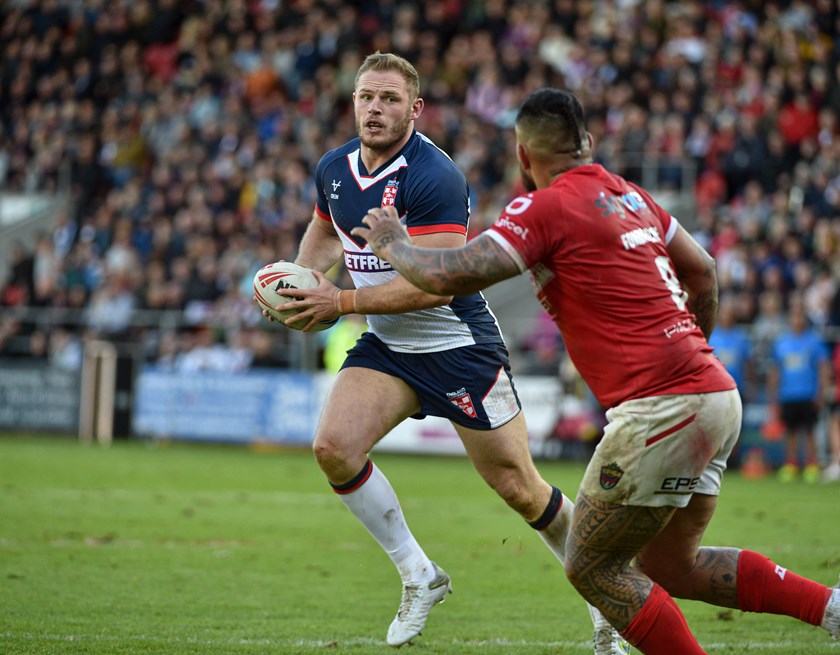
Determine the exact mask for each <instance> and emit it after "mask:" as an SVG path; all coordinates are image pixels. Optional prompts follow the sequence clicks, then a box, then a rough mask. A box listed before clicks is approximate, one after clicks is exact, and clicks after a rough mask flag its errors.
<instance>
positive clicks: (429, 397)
mask: <svg viewBox="0 0 840 655" xmlns="http://www.w3.org/2000/svg"><path fill="white" fill-rule="evenodd" d="M354 366H355V367H360V368H369V369H373V370H374V371H380V372H382V373H386V374H387V375H392V376H394V377H396V378H399V379H400V380H402V381H403V382H405V383H406V384H407V385H408V386H410V387H411V388H412V389H413V390H414V391H415V393H417V395H418V396H419V397H420V412H419V413H418V414H415V415H414V416H413V417H412V418H418V419H420V418H424V417H425V416H440V417H442V418H446V419H449V420H450V421H452V422H453V423H457V424H458V425H463V426H464V427H467V428H472V429H474V430H492V429H495V428H497V427H499V426H501V425H504V424H505V423H507V422H508V421H510V420H511V419H512V418H513V417H515V416H516V415H517V414H518V413H519V412H520V410H521V408H522V405H521V403H520V402H519V396H518V395H517V393H516V389H515V388H514V386H513V378H512V377H511V374H510V361H509V359H508V352H507V349H506V348H505V346H504V345H503V344H501V343H498V344H494V343H486V344H485V343H482V344H476V345H473V346H464V347H462V348H453V349H451V350H442V351H439V352H433V353H401V352H394V351H393V350H390V349H389V348H388V347H387V346H386V345H385V344H384V343H382V341H380V339H379V338H378V337H376V336H374V335H373V334H371V333H370V332H365V333H364V334H363V335H362V336H361V337H360V338H359V340H358V341H357V342H356V345H355V346H353V348H351V349H350V350H349V351H348V352H347V359H345V360H344V364H343V365H342V367H341V368H343V369H344V368H350V367H354Z"/></svg>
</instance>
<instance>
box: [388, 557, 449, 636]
mask: <svg viewBox="0 0 840 655" xmlns="http://www.w3.org/2000/svg"><path fill="white" fill-rule="evenodd" d="M432 566H433V567H434V569H435V577H434V578H433V579H432V581H431V582H421V583H411V582H408V583H405V584H403V589H402V600H401V601H400V608H399V609H398V610H397V615H396V616H395V617H394V620H393V621H392V622H391V625H390V627H389V628H388V638H387V640H388V645H389V646H402V645H403V644H405V643H407V642H409V641H411V640H412V639H414V638H415V637H416V636H417V635H419V634H420V632H421V630H423V626H425V625H426V619H427V618H428V617H429V612H431V611H432V607H434V606H435V605H436V604H437V603H442V602H443V601H445V600H446V594H451V593H452V580H451V579H450V578H449V574H448V573H447V572H446V571H444V570H443V569H442V568H440V567H439V566H438V565H437V564H435V563H434V562H432Z"/></svg>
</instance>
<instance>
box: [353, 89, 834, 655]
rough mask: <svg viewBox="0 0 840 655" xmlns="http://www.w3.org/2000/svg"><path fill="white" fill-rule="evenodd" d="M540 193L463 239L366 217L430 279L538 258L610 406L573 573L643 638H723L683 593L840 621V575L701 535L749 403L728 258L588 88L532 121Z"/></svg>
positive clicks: (593, 599) (536, 111)
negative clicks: (716, 337) (588, 99)
mask: <svg viewBox="0 0 840 655" xmlns="http://www.w3.org/2000/svg"><path fill="white" fill-rule="evenodd" d="M516 142H517V145H516V148H517V150H516V154H517V158H518V161H519V164H520V168H521V171H522V177H523V180H524V182H525V185H526V188H527V189H528V190H529V192H528V193H526V194H524V195H521V196H519V197H517V198H516V199H514V200H512V201H511V202H510V203H509V204H508V205H507V207H506V208H505V210H504V211H503V213H502V215H501V216H500V217H499V219H498V220H497V221H496V223H495V225H493V226H492V227H491V228H490V229H488V230H487V231H485V232H484V233H482V234H481V235H479V236H478V237H476V238H474V239H473V240H472V241H470V242H469V243H467V244H466V245H464V246H462V247H460V248H442V249H434V250H432V249H427V248H419V247H417V246H412V245H411V244H410V242H409V240H408V238H407V235H406V233H405V230H404V228H403V227H402V226H401V225H400V222H399V220H398V217H397V215H396V214H395V213H394V212H393V211H390V209H389V208H384V209H383V208H375V209H372V210H370V212H369V213H368V215H367V216H366V217H365V219H364V221H363V222H364V223H365V225H366V226H367V227H362V228H357V229H355V230H353V234H355V235H358V236H361V237H364V238H365V239H366V240H367V241H368V243H369V244H370V245H371V247H372V248H373V251H374V252H375V253H376V254H378V255H379V256H380V257H381V258H382V259H384V260H386V261H387V262H389V263H390V264H391V265H392V266H393V267H394V268H395V269H396V270H398V271H399V272H400V273H401V274H402V275H403V276H404V277H405V278H406V279H407V280H409V281H410V282H412V283H413V284H414V285H416V286H417V287H419V288H421V289H423V290H425V291H428V292H429V293H438V294H459V293H473V292H475V291H478V290H480V289H484V288H486V287H488V286H490V285H492V284H494V283H496V282H499V281H501V280H505V279H507V278H510V277H513V276H515V275H519V274H520V273H524V272H525V271H528V272H529V274H530V275H531V278H532V280H533V283H534V288H535V290H536V293H537V296H538V297H539V299H540V301H541V302H542V304H543V306H544V307H545V308H546V310H547V311H548V312H549V313H550V314H551V315H552V317H553V318H554V321H555V323H556V324H557V327H558V328H559V329H560V331H561V333H562V335H563V340H564V343H565V344H566V347H567V349H568V352H569V355H570V357H571V359H572V361H573V362H574V364H575V365H576V367H577V369H578V370H579V371H580V373H581V375H582V376H583V378H584V380H586V382H587V383H588V384H589V386H590V388H591V389H592V391H593V393H594V394H595V395H596V396H597V398H598V399H599V401H600V402H601V403H602V404H603V405H604V406H605V407H608V408H609V409H608V411H607V419H608V425H607V427H606V429H605V433H604V437H603V439H602V441H601V442H600V444H599V445H598V447H597V449H596V451H595V454H594V456H593V458H592V460H591V461H590V463H589V465H588V467H587V469H586V473H585V474H584V478H583V482H582V484H581V489H580V491H579V494H578V499H577V501H576V504H575V509H574V515H573V519H572V533H571V535H570V538H569V541H568V543H567V548H568V552H567V558H566V562H565V566H566V573H567V575H568V576H569V579H570V580H571V582H572V584H573V585H574V586H575V588H576V589H577V590H578V591H579V592H580V594H581V595H582V596H583V597H584V598H585V599H586V600H587V601H588V602H590V603H591V604H592V605H594V606H595V607H597V608H599V609H600V610H601V611H602V613H603V614H604V616H606V618H607V619H608V620H609V621H610V623H611V624H612V625H613V626H614V627H615V628H616V629H618V630H619V632H620V633H621V634H622V636H624V637H625V638H626V639H627V640H628V641H629V642H630V643H631V644H632V645H634V646H636V647H637V648H638V649H639V650H640V651H641V652H642V653H647V654H650V655H673V654H674V653H679V654H680V655H696V654H701V653H705V652H706V651H704V650H703V648H702V647H701V646H700V645H699V643H698V642H697V640H696V639H695V637H694V636H693V635H692V633H691V631H690V629H689V627H688V625H687V624H686V622H685V619H684V617H683V615H682V613H681V612H680V610H679V608H678V607H677V605H676V603H675V602H674V600H673V598H674V597H677V598H687V599H693V600H701V601H704V602H707V603H711V604H713V605H719V606H722V607H728V608H733V609H740V610H743V611H748V612H765V613H772V614H784V615H788V616H793V617H795V618H798V619H800V620H802V621H805V622H807V623H810V624H812V625H815V626H822V627H823V628H825V629H826V630H827V631H828V632H829V633H830V634H831V635H832V636H834V637H835V638H837V637H838V635H840V590H838V589H836V588H835V589H831V588H829V587H827V586H825V585H822V584H819V583H817V582H814V581H812V580H808V579H806V578H803V577H801V576H799V575H797V574H795V573H793V572H791V571H788V570H787V569H785V568H783V567H781V566H779V565H778V564H776V563H774V562H772V561H770V560H769V559H768V558H767V557H765V556H763V555H760V554H758V553H755V552H752V551H748V550H740V549H738V548H715V547H701V546H700V541H701V538H702V536H703V532H704V530H705V528H706V526H707V524H708V523H709V521H710V519H711V517H712V514H713V512H714V509H715V505H716V503H717V497H718V494H719V492H720V486H721V480H722V475H723V471H724V470H725V468H726V461H727V458H728V456H729V454H730V452H731V451H732V448H733V446H734V445H735V442H736V440H737V438H738V432H739V427H740V425H741V402H740V399H739V396H738V392H737V389H736V386H735V383H734V381H733V380H732V378H731V377H730V376H729V374H728V373H727V372H726V371H725V370H724V368H723V365H722V364H721V363H720V362H719V361H718V360H717V358H716V357H714V356H713V354H712V349H711V348H710V347H709V345H708V338H709V336H710V335H711V332H712V330H713V328H714V324H715V319H716V314H717V278H716V273H715V264H714V260H713V259H712V257H711V256H710V255H709V254H708V253H706V251H705V250H703V248H702V247H700V245H699V244H697V243H696V242H695V241H694V239H693V238H692V237H691V236H690V235H689V234H688V233H687V232H686V230H685V229H684V228H682V227H681V226H680V225H679V223H678V222H677V220H676V219H675V218H674V217H673V216H671V215H670V214H669V213H668V212H667V211H665V210H664V209H662V208H661V207H660V206H659V205H657V204H656V202H654V200H653V199H652V198H651V196H650V195H649V194H648V193H647V192H645V191H644V190H643V189H641V188H639V187H638V186H635V185H633V184H631V183H629V182H627V181H625V180H624V179H622V178H621V177H619V176H617V175H614V174H612V173H610V172H608V171H607V170H605V169H604V168H603V167H602V166H600V165H598V164H595V163H593V160H592V137H591V136H590V135H589V133H588V132H587V131H586V127H585V123H584V117H583V109H582V107H581V105H580V102H579V101H578V100H577V98H576V97H575V96H574V95H573V94H572V93H570V92H568V91H565V90H560V89H540V90H538V91H535V92H534V93H532V94H531V95H530V96H529V97H528V98H527V99H526V100H525V102H524V103H523V105H522V107H521V108H520V110H519V113H518V116H517V121H516Z"/></svg>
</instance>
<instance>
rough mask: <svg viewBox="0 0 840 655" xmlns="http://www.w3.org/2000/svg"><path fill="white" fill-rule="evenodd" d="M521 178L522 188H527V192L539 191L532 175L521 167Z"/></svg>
mask: <svg viewBox="0 0 840 655" xmlns="http://www.w3.org/2000/svg"><path fill="white" fill-rule="evenodd" d="M519 177H520V178H522V186H524V187H525V190H526V191H528V192H531V191H536V190H537V185H536V183H535V182H534V178H533V177H531V174H530V173H528V172H527V171H526V170H525V169H524V168H522V167H521V166H520V167H519Z"/></svg>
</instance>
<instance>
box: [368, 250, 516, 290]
mask: <svg viewBox="0 0 840 655" xmlns="http://www.w3.org/2000/svg"><path fill="white" fill-rule="evenodd" d="M384 259H386V260H387V261H388V262H389V263H390V264H391V265H392V266H393V267H394V268H396V269H397V270H398V271H399V272H400V274H401V275H402V276H403V277H404V278H405V279H406V280H408V281H409V282H411V283H412V284H413V285H414V286H416V287H418V288H420V289H423V290H424V291H428V292H429V293H434V294H439V295H453V296H462V295H465V294H470V293H475V292H477V291H481V290H482V289H486V288H487V287H489V286H490V285H492V284H495V283H496V282H500V281H502V280H506V279H508V278H511V277H514V276H516V275H518V274H519V272H520V271H519V269H518V268H517V267H516V264H515V262H514V261H513V259H512V258H511V257H510V256H509V255H507V253H505V252H504V251H503V250H502V249H501V247H500V246H498V245H497V244H496V243H495V242H494V241H493V240H492V239H490V238H487V237H484V236H483V235H482V236H479V237H477V238H476V239H474V240H473V241H471V242H470V243H468V244H467V245H466V246H464V247H463V248H417V247H412V246H410V245H409V244H408V243H405V242H402V241H394V242H393V243H391V244H389V245H388V250H387V255H386V256H385V257H384Z"/></svg>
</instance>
